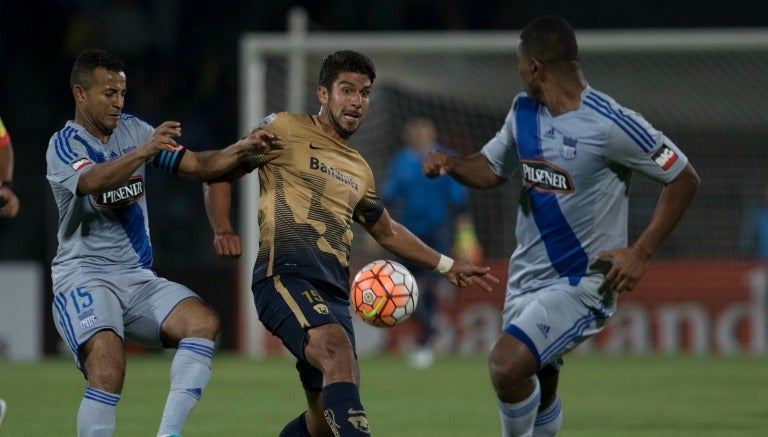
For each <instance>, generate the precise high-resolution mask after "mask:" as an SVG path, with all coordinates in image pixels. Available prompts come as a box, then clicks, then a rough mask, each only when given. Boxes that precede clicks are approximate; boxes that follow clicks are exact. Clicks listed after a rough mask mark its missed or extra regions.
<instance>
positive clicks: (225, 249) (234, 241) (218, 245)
mask: <svg viewBox="0 0 768 437" xmlns="http://www.w3.org/2000/svg"><path fill="white" fill-rule="evenodd" d="M213 249H214V250H215V251H216V255H218V256H220V257H222V258H240V255H242V253H243V246H242V244H241V243H240V236H239V235H237V234H235V233H234V232H222V233H217V234H215V235H214V237H213Z"/></svg>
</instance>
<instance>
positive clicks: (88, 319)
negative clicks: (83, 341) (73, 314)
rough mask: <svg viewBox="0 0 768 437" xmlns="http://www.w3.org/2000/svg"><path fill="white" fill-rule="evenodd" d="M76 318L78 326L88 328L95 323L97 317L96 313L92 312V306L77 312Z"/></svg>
mask: <svg viewBox="0 0 768 437" xmlns="http://www.w3.org/2000/svg"><path fill="white" fill-rule="evenodd" d="M77 318H78V319H79V320H80V327H81V328H83V329H87V328H90V327H91V326H93V325H94V324H95V323H96V320H97V319H98V317H96V314H94V313H93V308H90V309H87V310H85V311H83V312H82V313H80V314H78V315H77Z"/></svg>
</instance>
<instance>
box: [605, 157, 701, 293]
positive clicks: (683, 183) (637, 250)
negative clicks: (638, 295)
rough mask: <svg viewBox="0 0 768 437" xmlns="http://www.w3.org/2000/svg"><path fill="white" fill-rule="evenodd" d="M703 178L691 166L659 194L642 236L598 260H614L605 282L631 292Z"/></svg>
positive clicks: (617, 288)
mask: <svg viewBox="0 0 768 437" xmlns="http://www.w3.org/2000/svg"><path fill="white" fill-rule="evenodd" d="M699 183H700V179H699V176H698V174H696V170H694V168H693V167H692V166H691V165H690V164H688V166H686V167H685V168H684V169H683V171H682V172H680V174H679V175H678V176H677V177H676V178H675V179H674V180H673V181H672V182H670V183H668V184H667V185H665V186H664V188H663V189H662V190H661V194H660V195H659V201H658V203H657V204H656V209H655V210H654V213H653V216H652V217H651V221H650V223H649V224H648V226H647V227H646V228H645V230H644V231H643V233H642V234H641V235H640V237H639V238H638V239H637V240H636V241H635V243H634V244H632V245H631V246H630V247H627V248H622V249H616V250H611V251H607V252H603V253H601V254H599V255H598V256H597V258H598V259H612V261H613V266H612V267H611V269H610V270H609V271H608V273H607V274H606V275H605V281H606V282H607V283H608V284H610V285H611V287H612V288H613V289H614V290H616V291H619V292H622V291H632V290H633V289H634V288H635V285H637V282H638V281H639V280H640V278H641V277H642V276H643V274H644V273H645V269H646V268H647V267H648V264H649V263H650V261H651V256H652V255H653V251H654V250H655V249H656V247H657V246H658V245H659V243H661V241H662V240H664V238H666V236H667V235H668V234H669V233H670V232H671V231H672V229H674V227H675V226H676V225H677V223H678V222H679V221H680V219H682V217H683V214H684V213H685V211H686V209H688V206H690V204H691V202H692V201H693V198H694V196H695V195H696V191H698V188H699Z"/></svg>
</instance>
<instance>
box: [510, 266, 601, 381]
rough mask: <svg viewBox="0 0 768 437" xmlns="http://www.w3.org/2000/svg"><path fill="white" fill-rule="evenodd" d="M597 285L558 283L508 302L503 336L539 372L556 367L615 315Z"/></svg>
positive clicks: (585, 280)
mask: <svg viewBox="0 0 768 437" xmlns="http://www.w3.org/2000/svg"><path fill="white" fill-rule="evenodd" d="M599 285H600V281H597V280H594V279H592V278H583V279H582V281H581V282H580V283H579V284H578V285H576V286H572V285H570V284H569V283H568V282H567V281H561V282H557V283H554V284H550V285H548V286H547V287H544V288H541V289H539V290H536V291H533V292H530V293H525V294H521V295H518V296H515V297H513V298H511V299H508V300H507V302H506V303H505V308H504V326H505V328H504V332H505V333H507V334H509V335H512V336H514V337H515V338H517V339H518V340H519V341H520V342H522V343H524V344H525V345H526V346H527V347H528V348H529V349H530V351H531V352H532V353H533V355H534V357H535V358H536V361H537V363H538V367H539V368H541V367H543V366H545V365H547V364H550V363H553V364H555V365H557V363H558V362H559V359H560V358H562V356H563V355H565V354H566V353H568V352H569V351H571V350H572V349H574V348H575V347H576V346H578V345H579V344H580V343H581V342H583V341H584V340H586V339H588V338H589V337H591V336H593V335H595V334H597V333H598V332H600V331H601V330H602V329H603V326H604V325H605V323H606V321H607V320H608V318H610V316H611V315H612V314H613V312H614V311H615V305H613V304H611V303H609V302H605V301H603V300H602V298H601V297H600V295H599V293H598V292H597V289H598V288H599Z"/></svg>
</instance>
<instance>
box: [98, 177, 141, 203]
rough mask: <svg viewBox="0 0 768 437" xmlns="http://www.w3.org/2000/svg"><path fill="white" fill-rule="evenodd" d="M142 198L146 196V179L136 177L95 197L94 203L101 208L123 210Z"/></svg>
mask: <svg viewBox="0 0 768 437" xmlns="http://www.w3.org/2000/svg"><path fill="white" fill-rule="evenodd" d="M142 196H144V178H142V177H141V176H134V177H132V178H130V179H128V180H127V181H125V182H124V183H123V185H122V186H120V187H117V188H115V189H114V190H109V191H105V192H103V193H99V194H98V195H96V196H93V202H94V203H95V204H96V206H98V207H101V208H122V207H124V206H128V205H131V204H133V203H134V202H136V201H137V200H139V199H141V197H142Z"/></svg>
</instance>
